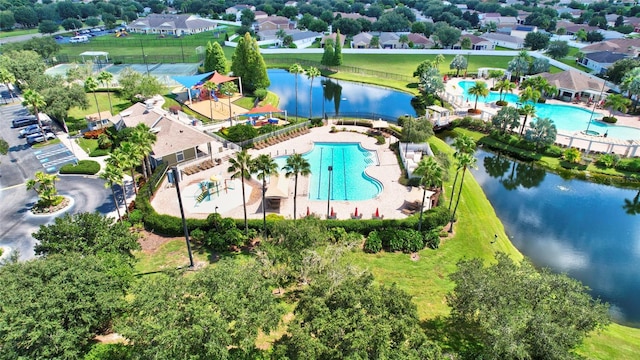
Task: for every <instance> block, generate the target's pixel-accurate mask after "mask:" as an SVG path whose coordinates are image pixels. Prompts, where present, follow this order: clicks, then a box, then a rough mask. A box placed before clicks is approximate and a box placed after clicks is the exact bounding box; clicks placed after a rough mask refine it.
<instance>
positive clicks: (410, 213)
mask: <svg viewBox="0 0 640 360" xmlns="http://www.w3.org/2000/svg"><path fill="white" fill-rule="evenodd" d="M400 212H402V213H403V214H405V215H407V216H409V215H413V214H415V213H416V211H415V210H410V209H402V210H400Z"/></svg>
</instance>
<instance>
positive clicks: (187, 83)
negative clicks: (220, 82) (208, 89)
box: [171, 71, 214, 89]
mask: <svg viewBox="0 0 640 360" xmlns="http://www.w3.org/2000/svg"><path fill="white" fill-rule="evenodd" d="M213 73H214V71H211V72H208V73H204V74H197V75H191V76H172V77H171V78H172V79H173V80H175V81H176V82H178V83H179V84H180V85H182V86H184V87H185V88H187V89H191V88H192V87H194V86H196V85H197V84H198V83H202V82H204V81H207V80H208V79H209V78H210V77H211V74H213Z"/></svg>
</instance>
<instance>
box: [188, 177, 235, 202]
mask: <svg viewBox="0 0 640 360" xmlns="http://www.w3.org/2000/svg"><path fill="white" fill-rule="evenodd" d="M228 180H229V179H224V187H223V190H224V192H225V193H226V192H227V191H229V190H233V189H234V187H233V186H232V185H231V183H227V181H228ZM196 193H197V195H196V196H195V199H196V203H195V205H196V206H197V205H198V204H200V203H201V202H203V201H211V195H215V196H216V197H220V180H219V178H218V176H216V175H211V177H210V178H209V180H203V181H201V182H200V183H199V184H198V189H197V191H196Z"/></svg>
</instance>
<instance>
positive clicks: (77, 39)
mask: <svg viewBox="0 0 640 360" xmlns="http://www.w3.org/2000/svg"><path fill="white" fill-rule="evenodd" d="M87 41H89V37H88V36H87V35H78V36H74V37H72V38H71V39H69V42H70V43H72V44H76V43H83V42H87Z"/></svg>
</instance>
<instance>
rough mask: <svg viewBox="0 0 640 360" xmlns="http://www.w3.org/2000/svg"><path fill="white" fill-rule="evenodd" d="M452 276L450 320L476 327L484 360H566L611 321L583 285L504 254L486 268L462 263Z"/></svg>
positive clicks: (479, 262) (476, 261)
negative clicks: (585, 339) (488, 359)
mask: <svg viewBox="0 0 640 360" xmlns="http://www.w3.org/2000/svg"><path fill="white" fill-rule="evenodd" d="M451 278H452V279H453V281H455V283H456V285H455V288H454V291H453V292H452V293H450V294H449V295H448V296H447V302H448V303H449V305H450V306H451V317H452V319H454V321H457V322H460V323H461V324H463V326H465V327H467V328H473V329H475V330H474V331H473V332H472V335H473V337H475V338H476V340H477V341H478V342H479V343H480V344H481V345H482V347H481V348H478V349H476V351H477V352H478V355H479V356H480V357H482V358H485V357H486V358H491V359H565V358H568V357H569V356H570V353H571V351H572V349H574V348H575V347H576V346H577V345H579V344H580V343H581V342H582V339H583V338H584V337H585V336H586V335H587V334H588V333H589V332H591V331H592V330H594V329H596V328H598V327H600V326H603V325H606V324H607V323H608V322H609V320H608V313H607V306H606V305H605V304H602V303H601V302H600V301H597V300H593V299H592V298H591V296H590V295H589V294H588V293H587V288H586V287H585V286H583V285H582V284H581V283H580V282H578V281H576V280H573V279H571V278H569V277H568V276H566V275H561V274H553V273H551V272H550V271H549V270H546V269H543V270H541V271H538V270H536V268H535V267H534V266H533V265H532V264H531V263H529V262H527V261H523V262H522V263H519V264H516V263H514V262H513V260H511V259H510V258H509V257H508V256H507V255H505V254H498V255H497V263H496V264H494V265H492V266H488V267H487V266H484V264H483V261H482V260H481V259H474V260H463V261H461V262H459V263H458V270H457V271H456V272H455V273H454V274H453V275H452V276H451ZM481 354H482V355H481Z"/></svg>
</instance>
